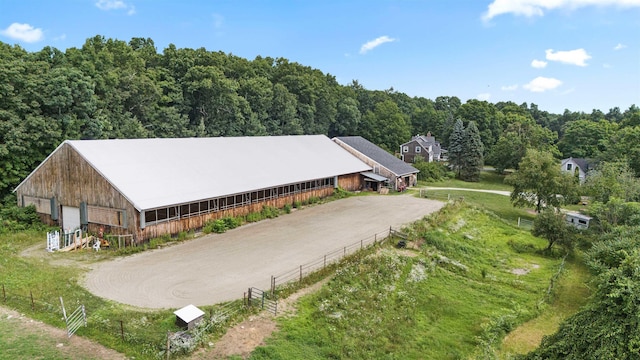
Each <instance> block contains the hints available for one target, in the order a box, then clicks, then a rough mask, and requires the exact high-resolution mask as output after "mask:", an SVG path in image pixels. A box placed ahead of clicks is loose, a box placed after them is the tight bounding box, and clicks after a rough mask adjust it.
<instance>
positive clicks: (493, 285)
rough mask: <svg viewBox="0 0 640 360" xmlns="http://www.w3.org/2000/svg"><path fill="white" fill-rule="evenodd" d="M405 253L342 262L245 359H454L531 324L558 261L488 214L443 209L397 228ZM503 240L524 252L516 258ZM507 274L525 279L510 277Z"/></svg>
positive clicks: (389, 251) (487, 350)
mask: <svg viewBox="0 0 640 360" xmlns="http://www.w3.org/2000/svg"><path fill="white" fill-rule="evenodd" d="M405 231H406V232H407V233H408V234H409V239H410V242H409V245H410V247H412V248H413V250H397V249H395V248H393V247H392V246H390V245H388V246H387V247H386V248H384V249H382V250H380V251H378V252H375V253H371V254H369V255H367V256H366V257H363V258H361V259H358V260H354V261H353V262H352V263H349V264H345V266H343V267H341V268H340V269H338V270H337V271H336V274H335V276H334V277H333V278H332V279H331V281H330V282H329V283H328V284H327V285H325V286H324V287H323V288H322V289H321V290H320V291H319V292H317V293H315V294H312V295H309V296H307V297H305V298H303V300H302V301H301V303H300V306H299V310H298V314H297V316H295V317H288V318H283V319H281V320H280V321H279V323H280V324H279V325H280V329H281V330H280V332H278V333H277V334H276V335H275V336H274V337H273V338H271V339H270V340H268V341H267V345H266V346H263V347H260V348H258V349H256V351H255V352H254V353H253V354H252V357H251V358H252V359H298V358H305V359H326V358H349V359H379V358H395V359H425V358H427V359H463V358H470V357H481V356H484V355H485V354H493V353H494V351H495V348H496V347H497V346H499V340H500V339H501V338H502V336H504V332H506V331H509V330H511V329H513V328H515V327H516V326H517V325H518V324H521V323H523V322H525V321H526V320H529V319H531V318H533V317H535V316H536V315H537V314H538V312H539V311H540V308H539V304H540V301H541V299H542V298H543V296H544V292H545V290H546V287H547V286H548V279H549V278H550V277H551V276H552V274H553V273H554V272H555V271H556V270H557V267H558V265H559V263H560V260H559V259H555V258H548V257H544V256H541V255H539V254H538V253H537V252H536V251H535V249H542V248H543V247H544V245H545V242H544V240H541V239H537V238H535V237H533V236H531V235H530V234H529V233H528V232H525V231H520V230H518V229H516V228H514V227H512V226H509V225H508V224H506V223H504V222H503V221H501V220H500V219H498V218H497V217H496V216H495V215H493V214H491V213H486V212H484V211H480V210H477V209H475V208H473V207H470V206H468V205H449V206H448V207H447V208H445V209H444V210H443V211H441V212H440V213H438V214H436V215H434V216H432V217H431V218H428V219H425V220H422V221H419V222H416V223H415V224H414V225H413V226H412V227H409V228H407V229H405ZM510 241H511V242H512V243H513V242H517V243H525V244H530V245H531V248H533V249H534V251H531V252H517V251H515V250H514V249H513V247H512V246H511V245H510ZM515 269H519V270H521V271H524V270H526V271H529V272H528V273H527V274H526V275H516V274H515V273H514V270H515Z"/></svg>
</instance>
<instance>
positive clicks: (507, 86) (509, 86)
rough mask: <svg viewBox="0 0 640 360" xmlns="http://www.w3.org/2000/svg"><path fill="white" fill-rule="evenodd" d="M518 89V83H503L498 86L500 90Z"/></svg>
mask: <svg viewBox="0 0 640 360" xmlns="http://www.w3.org/2000/svg"><path fill="white" fill-rule="evenodd" d="M517 89H518V85H517V84H516V85H504V86H502V87H501V88H500V90H502V91H514V90H517Z"/></svg>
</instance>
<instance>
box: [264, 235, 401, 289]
mask: <svg viewBox="0 0 640 360" xmlns="http://www.w3.org/2000/svg"><path fill="white" fill-rule="evenodd" d="M394 231H395V230H393V228H392V227H389V228H388V229H385V230H383V231H379V232H377V233H375V234H373V235H371V236H369V237H367V238H364V239H361V240H360V241H358V242H355V243H352V244H349V245H346V246H343V247H341V248H339V249H335V250H333V251H331V252H328V253H326V254H324V255H323V256H321V257H319V258H316V259H314V260H311V261H310V262H307V263H305V264H301V265H299V266H298V267H296V268H293V269H291V270H288V271H285V272H283V273H280V274H278V275H272V276H271V289H270V291H271V293H272V294H273V293H275V290H276V288H277V287H278V286H281V285H285V284H288V283H291V282H294V281H298V282H302V280H303V279H304V278H305V277H306V276H308V275H309V274H312V273H314V272H316V271H319V270H322V269H324V268H326V267H327V266H328V265H331V264H333V263H337V262H339V261H340V260H342V259H344V258H345V257H347V256H349V255H352V254H354V253H356V252H358V251H360V250H363V249H365V248H367V247H369V246H375V245H378V244H381V243H383V242H385V241H386V240H387V239H388V238H389V237H390V235H392V234H393V232H394Z"/></svg>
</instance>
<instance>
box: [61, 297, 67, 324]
mask: <svg viewBox="0 0 640 360" xmlns="http://www.w3.org/2000/svg"><path fill="white" fill-rule="evenodd" d="M60 305H62V316H64V322H65V323H66V322H67V310H65V309H64V301H62V296H60Z"/></svg>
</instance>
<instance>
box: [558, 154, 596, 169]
mask: <svg viewBox="0 0 640 360" xmlns="http://www.w3.org/2000/svg"><path fill="white" fill-rule="evenodd" d="M569 161H573V162H574V163H575V164H576V165H577V166H578V167H579V168H580V169H581V170H582V171H584V172H587V171H589V170H590V163H591V161H590V160H589V159H583V158H572V157H570V158H567V159H563V160H562V165H564V164H566V163H567V162H569Z"/></svg>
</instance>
